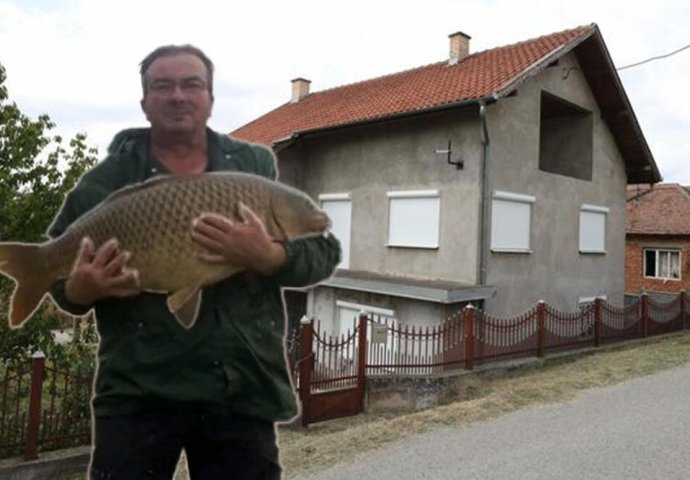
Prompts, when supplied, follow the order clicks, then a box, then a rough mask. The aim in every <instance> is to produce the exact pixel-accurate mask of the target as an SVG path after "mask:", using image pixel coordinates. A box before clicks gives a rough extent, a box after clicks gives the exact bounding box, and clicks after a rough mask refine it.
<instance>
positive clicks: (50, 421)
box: [0, 352, 93, 460]
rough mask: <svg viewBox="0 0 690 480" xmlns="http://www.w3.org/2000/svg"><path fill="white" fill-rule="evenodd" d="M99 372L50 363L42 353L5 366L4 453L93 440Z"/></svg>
mask: <svg viewBox="0 0 690 480" xmlns="http://www.w3.org/2000/svg"><path fill="white" fill-rule="evenodd" d="M92 379H93V372H88V373H87V374H85V375H84V374H80V373H77V372H74V371H70V370H68V369H67V370H63V369H56V368H53V367H51V366H48V365H46V358H45V355H43V354H42V353H40V352H39V353H37V354H35V355H34V356H33V358H32V360H31V364H30V366H29V367H28V368H26V369H23V370H22V369H18V370H16V371H13V370H12V369H5V372H4V375H3V378H2V380H0V415H1V416H0V458H7V457H12V456H17V455H23V456H24V458H25V459H27V460H32V459H35V458H37V457H38V453H39V452H40V451H49V450H56V449H59V448H67V447H73V446H78V445H85V444H89V443H90V441H91V411H90V399H91V384H92Z"/></svg>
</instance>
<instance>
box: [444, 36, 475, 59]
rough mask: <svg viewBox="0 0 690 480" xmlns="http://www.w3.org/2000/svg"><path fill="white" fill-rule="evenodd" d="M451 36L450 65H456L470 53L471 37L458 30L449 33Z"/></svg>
mask: <svg viewBox="0 0 690 480" xmlns="http://www.w3.org/2000/svg"><path fill="white" fill-rule="evenodd" d="M448 38H450V58H449V59H448V65H455V64H457V63H458V62H460V61H462V60H463V59H464V58H465V57H467V56H468V55H469V54H470V39H471V38H472V37H470V36H469V35H467V34H466V33H462V32H456V33H452V34H450V35H448Z"/></svg>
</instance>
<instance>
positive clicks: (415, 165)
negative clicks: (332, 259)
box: [280, 107, 481, 284]
mask: <svg viewBox="0 0 690 480" xmlns="http://www.w3.org/2000/svg"><path fill="white" fill-rule="evenodd" d="M449 139H450V140H451V141H452V143H453V150H454V151H455V152H456V153H455V154H454V155H455V156H458V155H461V156H462V158H463V160H464V162H465V166H464V168H463V169H461V170H458V169H456V168H455V167H454V166H452V165H448V164H447V163H446V157H445V155H438V154H435V153H434V149H445V148H446V147H447V144H448V140H449ZM480 159H481V139H480V124H479V117H478V110H477V108H476V107H474V108H471V109H466V110H456V111H454V112H452V113H445V114H436V115H431V116H425V117H420V118H416V119H412V120H406V121H399V122H394V123H389V124H385V125H378V126H372V127H366V128H364V127H363V128H358V129H353V130H349V131H346V132H343V133H339V134H337V135H329V136H321V137H316V138H313V139H310V140H309V141H308V142H305V143H304V144H301V145H299V146H298V147H297V148H293V149H290V150H287V151H285V152H284V153H281V155H280V175H281V179H282V180H283V181H285V182H287V183H292V184H295V185H296V186H298V187H299V188H301V189H303V190H304V191H306V192H307V193H309V194H310V195H311V196H312V197H313V198H317V197H318V195H319V194H322V193H350V195H351V198H352V231H351V238H350V269H352V270H368V271H375V272H381V273H392V274H396V275H413V276H420V277H432V278H441V279H448V280H455V281H460V282H467V283H469V284H472V283H474V282H475V279H476V271H477V247H476V244H475V239H476V237H477V225H478V214H479V188H480V185H479V180H478V178H479V162H480ZM430 189H436V190H439V192H440V197H441V202H440V203H441V207H440V208H441V212H440V222H439V223H440V234H439V242H440V243H439V248H438V249H420V248H403V247H388V246H387V245H386V244H387V240H388V238H387V237H388V197H387V196H386V193H387V192H388V191H396V190H430Z"/></svg>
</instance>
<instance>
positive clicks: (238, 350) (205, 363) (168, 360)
mask: <svg viewBox="0 0 690 480" xmlns="http://www.w3.org/2000/svg"><path fill="white" fill-rule="evenodd" d="M208 135H209V137H208V138H209V142H208V149H209V162H210V163H209V166H210V170H238V171H243V172H249V173H254V174H259V175H263V176H265V177H268V178H271V179H275V178H276V168H275V160H274V158H273V155H272V153H271V152H270V151H269V150H268V149H266V148H264V147H260V146H258V145H251V144H247V143H243V142H239V141H236V140H233V139H231V138H229V137H227V136H224V135H219V134H217V133H214V132H212V131H210V130H209V132H208ZM148 139H149V132H148V129H132V130H125V131H124V132H121V133H120V134H118V135H117V136H116V137H115V139H114V140H113V143H112V144H111V146H110V148H109V149H108V157H107V158H106V159H105V160H104V161H103V162H101V163H99V164H98V165H97V166H96V167H94V168H93V169H92V170H91V171H89V172H88V173H86V174H85V175H84V176H83V177H82V178H81V180H80V181H79V184H78V185H77V186H76V188H75V189H74V190H72V192H70V193H69V194H68V196H67V198H66V200H65V203H64V205H63V207H62V209H61V211H60V213H59V214H58V216H57V217H56V220H55V222H54V223H53V225H52V226H51V228H50V230H49V235H50V236H51V237H55V236H58V235H60V234H61V233H62V232H63V231H64V230H65V229H66V228H67V226H68V225H69V224H70V223H72V222H74V221H75V220H76V219H77V218H78V217H80V216H81V215H83V214H84V213H85V212H87V211H88V210H90V209H91V208H93V207H94V206H96V205H97V204H98V203H99V202H101V201H102V200H103V199H104V198H105V197H106V196H107V195H109V194H110V193H111V192H113V191H114V190H117V189H119V188H121V187H123V186H125V185H127V184H131V183H136V182H140V181H142V180H145V179H147V178H149V177H151V176H155V175H157V174H159V173H161V172H162V173H165V169H164V168H163V167H162V166H161V165H160V164H158V163H157V162H156V161H155V160H154V159H152V158H151V157H150V155H149V148H148ZM285 247H286V253H287V255H286V263H285V265H284V267H283V268H282V269H281V270H280V271H279V272H277V273H276V274H275V275H272V276H260V275H258V274H239V275H235V276H233V277H230V278H229V279H226V280H224V281H222V282H220V283H219V284H216V285H214V286H212V287H209V288H207V289H205V290H204V293H203V297H202V306H201V311H200V313H199V319H198V320H197V323H196V325H195V326H194V327H193V328H192V329H190V330H185V329H183V328H182V327H181V326H180V324H179V323H178V322H177V321H176V320H175V319H174V318H173V317H172V316H171V314H170V313H169V312H168V309H167V306H166V303H165V296H164V295H161V294H154V293H143V294H141V295H138V296H136V297H133V298H128V299H104V300H101V301H99V302H97V303H96V304H95V305H94V307H95V311H96V319H97V327H98V333H99V335H100V344H99V350H98V374H97V378H96V384H95V397H94V399H93V407H94V412H95V415H97V416H113V415H127V414H130V413H137V412H142V411H149V410H153V409H157V410H169V411H191V412H216V413H230V414H239V415H246V416H250V417H255V418H259V419H263V420H269V421H277V420H287V419H289V418H291V417H293V416H295V415H296V413H297V403H296V399H295V395H294V392H293V389H292V386H291V384H290V378H289V375H288V372H287V365H286V359H285V347H284V331H285V314H284V309H283V301H282V297H281V286H297V287H299V286H307V285H311V284H314V283H316V282H319V281H321V280H323V279H325V278H327V277H328V276H330V275H331V274H332V272H333V270H334V269H335V267H336V265H337V264H338V262H339V259H340V245H339V243H338V241H337V240H336V239H335V238H334V237H333V236H332V235H329V237H328V238H324V237H323V236H318V237H312V238H308V239H300V240H295V241H291V242H287V243H286V245H285ZM51 293H52V294H53V297H54V298H55V300H56V302H57V303H58V304H59V305H60V306H61V307H62V308H64V309H65V310H67V311H70V312H72V313H74V314H83V313H86V312H87V311H88V310H89V308H88V307H80V306H78V305H74V304H70V302H68V301H67V300H66V298H65V295H64V281H59V282H57V283H56V285H55V286H54V287H53V289H52V292H51Z"/></svg>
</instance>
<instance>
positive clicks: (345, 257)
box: [319, 193, 352, 269]
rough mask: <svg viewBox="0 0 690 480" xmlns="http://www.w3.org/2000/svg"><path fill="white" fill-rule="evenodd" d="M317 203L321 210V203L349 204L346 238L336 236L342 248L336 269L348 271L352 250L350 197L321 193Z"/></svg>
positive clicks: (345, 194) (347, 195)
mask: <svg viewBox="0 0 690 480" xmlns="http://www.w3.org/2000/svg"><path fill="white" fill-rule="evenodd" d="M319 202H320V204H321V207H322V208H323V202H349V204H350V218H349V219H348V221H349V223H348V225H347V229H348V231H347V238H345V237H343V236H342V235H341V236H338V235H336V237H338V240H340V243H341V246H342V258H341V259H340V263H339V264H338V266H337V267H336V268H340V269H348V268H350V251H351V249H352V245H351V240H352V196H351V195H350V194H349V193H321V194H319ZM331 220H333V219H331ZM341 237H342V238H341Z"/></svg>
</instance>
